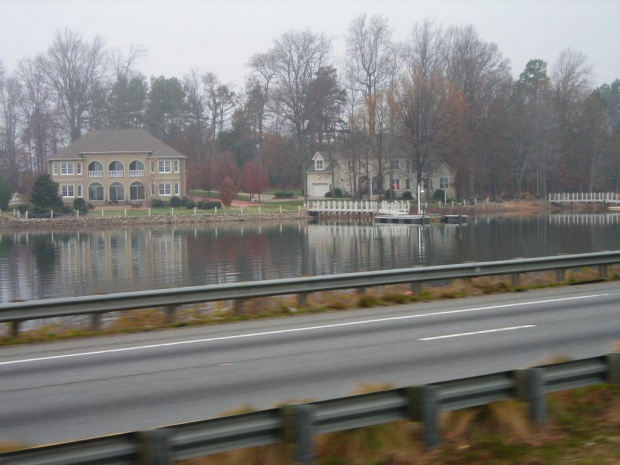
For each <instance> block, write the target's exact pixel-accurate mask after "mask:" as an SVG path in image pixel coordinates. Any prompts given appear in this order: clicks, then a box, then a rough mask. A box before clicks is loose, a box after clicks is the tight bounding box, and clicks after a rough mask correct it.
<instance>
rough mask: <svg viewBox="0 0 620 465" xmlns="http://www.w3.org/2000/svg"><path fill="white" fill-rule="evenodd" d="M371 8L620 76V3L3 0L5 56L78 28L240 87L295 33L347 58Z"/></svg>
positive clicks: (521, 56)
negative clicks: (575, 59) (258, 61)
mask: <svg viewBox="0 0 620 465" xmlns="http://www.w3.org/2000/svg"><path fill="white" fill-rule="evenodd" d="M362 13H366V14H368V15H373V14H380V15H383V16H385V17H386V18H387V19H388V20H389V23H390V25H391V27H392V30H393V33H394V35H393V37H394V40H397V41H400V40H404V39H406V37H407V36H408V35H409V33H410V31H411V29H412V27H413V25H414V24H415V22H417V21H422V20H424V19H425V18H428V19H430V20H433V21H435V22H436V23H437V24H441V25H443V26H445V27H447V26H453V25H463V24H473V25H474V26H475V27H476V29H477V30H478V32H479V34H480V36H481V38H482V39H483V40H485V41H487V42H494V43H496V44H497V45H498V47H499V50H500V51H501V52H502V54H503V55H504V56H505V57H507V58H509V59H510V62H511V65H512V73H513V75H514V76H515V77H517V76H518V75H519V73H520V72H521V71H522V70H523V68H524V66H525V64H526V63H527V62H528V61H529V60H530V59H533V58H540V59H543V60H545V61H547V62H548V65H549V66H548V68H549V71H550V70H551V68H552V66H553V63H554V61H555V60H556V58H557V57H558V55H559V53H560V52H561V51H562V50H563V49H565V48H568V47H571V48H573V49H575V50H578V51H580V52H583V53H585V54H586V55H587V56H588V58H589V60H590V63H591V64H592V66H593V69H594V72H595V82H594V83H595V84H596V85H600V84H602V83H610V82H612V81H613V80H615V79H618V78H620V0H535V1H534V0H492V1H491V0H467V1H464V0H463V1H458V0H372V1H368V0H303V1H299V0H254V1H252V0H202V1H199V0H0V60H1V61H2V62H3V63H4V66H5V68H6V69H7V70H8V71H9V72H10V71H12V70H14V69H15V66H16V64H17V62H18V60H19V59H20V58H23V57H26V56H35V55H36V54H37V53H40V52H44V51H45V50H47V48H48V47H49V45H50V44H51V43H52V41H53V36H54V32H55V31H56V30H58V29H62V28H65V27H69V28H71V29H75V30H78V31H79V32H81V33H82V34H83V35H84V37H86V38H88V39H91V38H92V37H94V36H95V35H101V36H103V38H104V39H105V40H106V43H107V45H108V46H110V47H112V48H116V47H121V48H122V49H123V50H127V49H128V48H129V46H130V44H132V43H133V44H137V45H144V46H145V47H146V48H147V49H148V56H147V58H146V59H145V60H144V61H143V62H142V63H140V65H139V69H140V70H141V71H142V72H143V73H144V74H145V75H146V76H147V77H148V76H152V75H157V76H159V75H164V76H166V77H172V76H176V77H179V78H181V77H183V75H185V74H186V73H187V72H188V71H189V69H190V68H192V67H194V68H197V69H199V70H200V71H212V72H214V73H215V74H217V75H218V77H219V78H220V79H221V80H222V81H223V82H226V83H230V84H234V85H237V86H240V85H242V84H243V82H244V76H245V75H246V74H247V67H246V63H247V62H248V59H249V57H250V56H251V55H253V54H254V53H256V52H263V51H266V50H267V49H268V48H269V47H270V46H271V45H272V43H273V40H274V39H275V38H276V37H278V36H280V35H281V34H282V33H284V32H286V31H288V30H291V29H293V30H302V29H306V28H310V29H311V30H312V31H313V32H324V33H325V34H327V35H328V36H329V37H331V38H332V41H333V45H334V58H335V59H336V60H341V59H342V58H343V57H344V51H345V47H344V36H345V35H346V32H347V29H348V27H349V24H350V22H351V20H353V19H354V18H355V17H357V16H358V15H360V14H362Z"/></svg>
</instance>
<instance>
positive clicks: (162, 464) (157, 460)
mask: <svg viewBox="0 0 620 465" xmlns="http://www.w3.org/2000/svg"><path fill="white" fill-rule="evenodd" d="M138 438H139V440H140V457H139V461H138V463H139V464H140V465H172V463H173V462H172V454H170V445H169V438H168V431H167V430H165V429H154V430H150V431H140V432H138Z"/></svg>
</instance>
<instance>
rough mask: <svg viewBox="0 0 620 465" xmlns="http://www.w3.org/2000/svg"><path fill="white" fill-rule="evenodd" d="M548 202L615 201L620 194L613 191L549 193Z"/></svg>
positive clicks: (619, 199) (618, 199) (618, 198)
mask: <svg viewBox="0 0 620 465" xmlns="http://www.w3.org/2000/svg"><path fill="white" fill-rule="evenodd" d="M549 202H555V203H617V204H620V194H619V193H614V192H572V193H562V194H557V193H556V194H549Z"/></svg>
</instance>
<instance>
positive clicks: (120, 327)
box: [0, 266, 620, 346]
mask: <svg viewBox="0 0 620 465" xmlns="http://www.w3.org/2000/svg"><path fill="white" fill-rule="evenodd" d="M609 275H610V278H609V279H610V280H620V267H618V266H616V267H610V269H609ZM599 280H600V279H599V278H598V270H597V269H595V268H583V269H573V270H569V271H567V272H566V281H564V282H563V283H558V282H556V281H555V273H552V272H546V273H530V274H526V275H523V276H522V278H521V285H520V287H517V288H515V287H514V286H513V285H512V282H511V279H510V277H508V276H497V277H481V278H474V279H470V280H456V281H454V282H453V283H451V284H448V285H445V286H431V285H425V286H424V287H423V288H422V290H421V292H420V293H419V294H413V293H412V292H411V291H410V289H409V286H407V285H393V286H381V287H377V288H367V289H366V292H365V293H364V294H362V295H359V294H357V292H356V291H355V290H345V291H330V292H316V293H313V294H310V295H309V296H308V298H307V302H306V306H305V307H303V308H300V307H298V304H297V298H296V296H283V297H268V298H258V299H248V300H246V301H245V302H244V303H243V308H242V311H243V313H242V314H237V313H235V309H234V302H232V301H222V302H213V303H205V304H195V305H187V306H181V307H179V308H178V309H177V315H176V319H175V322H174V323H167V322H166V316H165V314H164V312H162V311H161V309H152V308H151V309H142V310H129V311H124V312H117V313H116V315H114V318H109V319H108V320H107V321H106V322H105V323H104V324H103V327H102V329H101V330H100V331H96V332H95V331H92V330H90V329H89V324H90V322H89V317H88V316H87V315H85V316H82V317H66V318H54V319H49V320H42V321H40V324H39V325H37V326H36V327H35V328H33V329H28V330H23V331H21V332H20V334H19V335H18V336H16V337H13V336H11V335H10V326H9V324H0V346H9V345H18V344H27V343H38V342H46V341H55V340H64V339H72V338H80V337H92V336H100V335H111V334H122V333H135V332H145V331H154V330H161V329H166V328H178V327H183V326H197V325H214V324H223V323H233V322H238V321H247V320H254V319H262V318H276V317H292V316H294V315H299V314H308V313H321V312H332V311H353V310H355V309H359V308H370V307H377V311H378V312H379V311H380V308H381V307H383V306H388V305H395V304H407V303H415V302H425V301H431V300H439V299H455V298H463V297H468V296H476V295H484V294H496V293H505V292H522V291H526V290H528V289H537V288H543V287H554V286H561V285H570V284H580V283H588V282H596V281H599Z"/></svg>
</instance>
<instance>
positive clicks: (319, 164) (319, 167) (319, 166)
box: [314, 159, 324, 170]
mask: <svg viewBox="0 0 620 465" xmlns="http://www.w3.org/2000/svg"><path fill="white" fill-rule="evenodd" d="M314 168H315V169H316V170H323V169H324V168H323V160H322V159H318V160H314Z"/></svg>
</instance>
